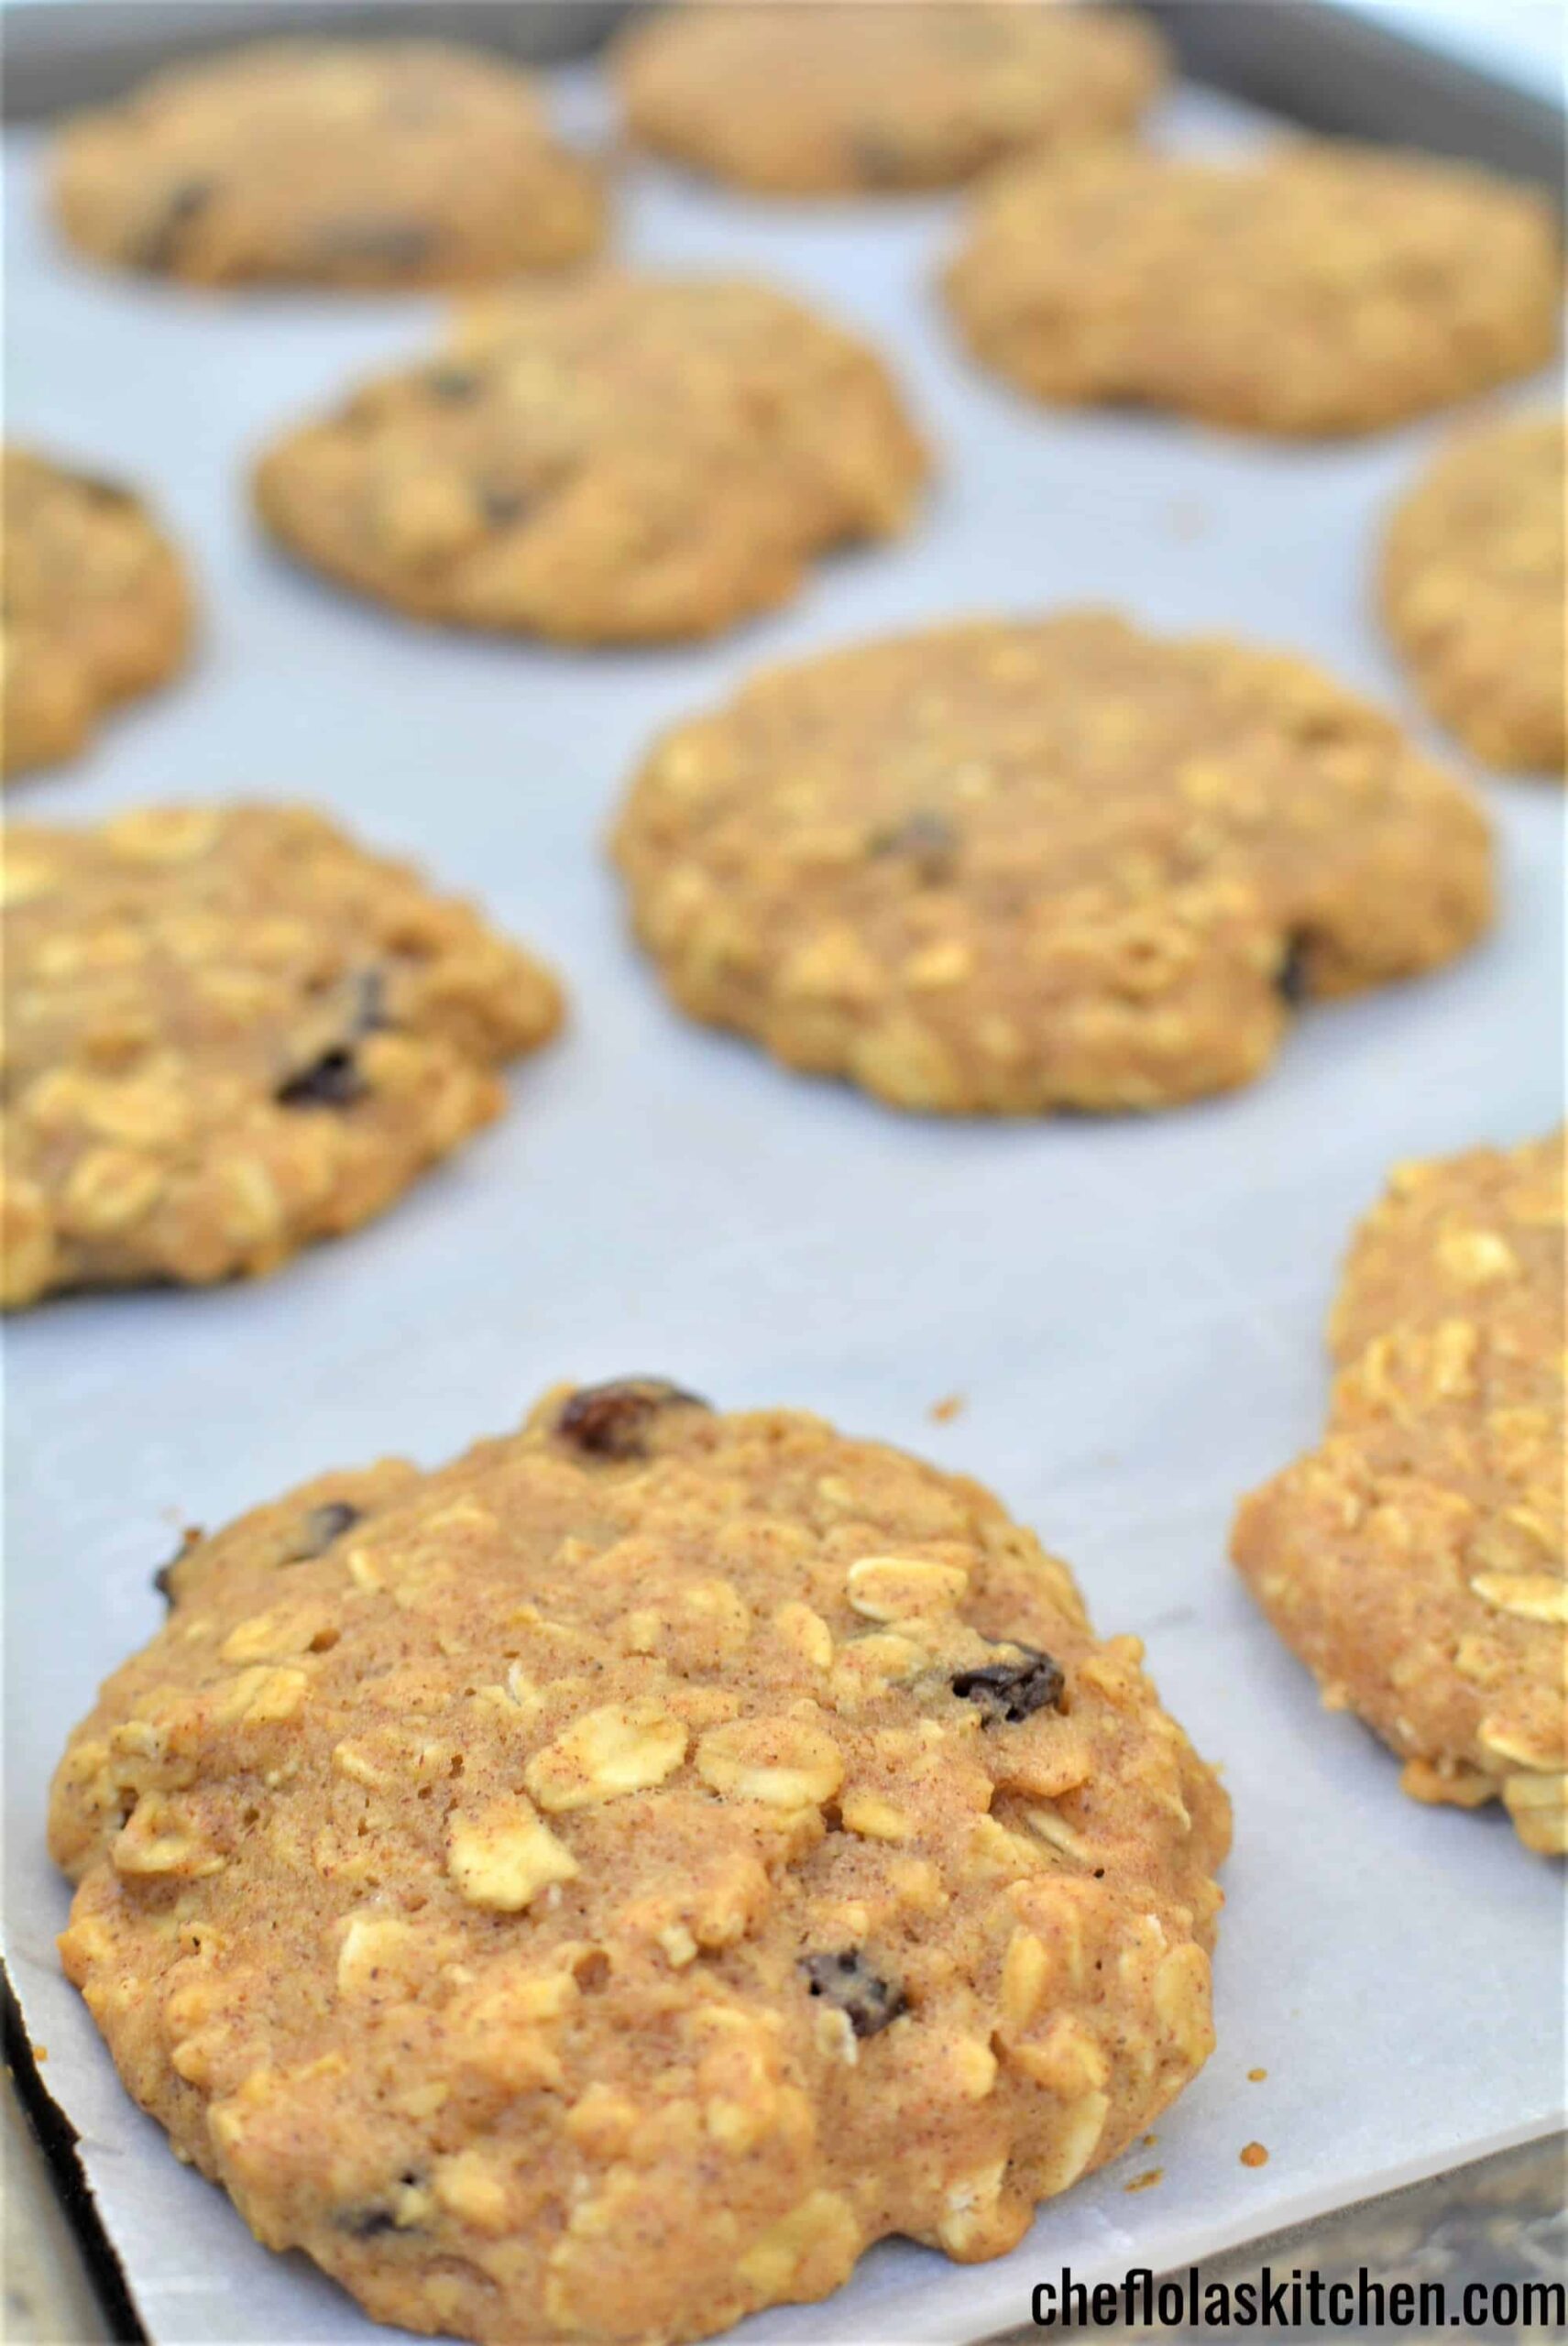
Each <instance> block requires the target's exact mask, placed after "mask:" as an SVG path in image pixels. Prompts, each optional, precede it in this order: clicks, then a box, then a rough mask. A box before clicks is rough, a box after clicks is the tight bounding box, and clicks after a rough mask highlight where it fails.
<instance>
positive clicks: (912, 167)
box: [616, 0, 1167, 195]
mask: <svg viewBox="0 0 1568 2346" xmlns="http://www.w3.org/2000/svg"><path fill="white" fill-rule="evenodd" d="M616 69H617V78H618V80H619V82H620V90H621V93H622V96H623V98H624V101H625V104H626V111H627V115H628V118H629V119H630V124H631V127H632V129H633V130H634V131H635V132H636V133H637V134H638V136H639V137H641V138H643V139H645V140H646V141H647V143H648V144H649V146H651V147H655V148H659V149H661V150H662V151H663V153H665V154H667V155H673V156H674V157H675V158H676V159H677V160H678V161H680V162H683V163H688V164H691V165H694V166H695V167H696V169H698V170H704V171H709V172H711V173H712V174H713V175H714V176H715V177H716V178H718V179H722V180H729V181H733V182H734V183H735V184H736V185H738V186H740V187H746V188H752V189H756V190H759V191H761V192H763V193H769V194H782V195H832V194H839V193H856V192H867V191H879V192H880V191H887V190H894V189H905V188H924V187H947V186H951V185H952V184H954V183H955V182H956V181H959V180H967V179H971V178H973V176H974V175H975V173H976V172H978V171H981V170H984V169H985V168H986V167H987V166H988V165H989V164H992V163H994V162H996V161H997V160H998V159H1000V158H1001V157H1003V156H1006V155H1013V154H1015V153H1017V152H1018V151H1019V150H1020V149H1021V148H1034V147H1037V146H1043V145H1047V144H1049V145H1052V146H1056V145H1059V144H1063V143H1066V142H1068V141H1071V140H1075V139H1083V138H1092V137H1102V136H1104V135H1105V134H1106V133H1108V132H1115V131H1123V130H1129V129H1131V127H1132V126H1133V125H1134V124H1135V122H1136V120H1137V118H1138V116H1139V115H1141V114H1142V113H1143V111H1144V109H1145V108H1146V106H1147V105H1148V104H1149V103H1150V102H1151V100H1152V99H1153V98H1154V97H1155V95H1156V94H1157V91H1158V90H1159V87H1160V85H1161V83H1162V82H1163V81H1164V79H1165V76H1166V71H1167V66H1166V54H1165V46H1164V43H1163V42H1162V41H1161V40H1160V39H1159V38H1158V37H1157V34H1156V33H1155V32H1154V30H1153V29H1152V27H1150V26H1148V25H1147V24H1146V23H1145V22H1144V21H1143V20H1142V19H1140V18H1137V17H1134V16H1124V15H1123V14H1121V13H1120V12H1119V11H1115V12H1113V11H1112V10H1110V9H1102V8H1098V7H1096V8H1088V7H1075V6H1069V5H1065V0H1052V5H1024V0H1001V5H997V0H956V5H955V0H946V5H944V0H930V4H929V5H922V6H919V7H905V6H898V5H886V0H833V5H828V6H810V7H801V6H798V5H786V6H778V5H767V0H722V5H716V6H707V7H699V6H689V7H679V8H673V9H668V10H666V11H665V12H664V13H663V14H662V15H659V16H654V17H652V19H651V20H649V21H646V22H644V23H641V24H638V25H635V26H634V27H632V29H631V30H630V33H628V34H626V35H625V36H624V37H623V38H622V40H621V42H620V47H619V49H618V51H617V57H616Z"/></svg>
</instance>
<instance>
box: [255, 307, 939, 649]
mask: <svg viewBox="0 0 1568 2346" xmlns="http://www.w3.org/2000/svg"><path fill="white" fill-rule="evenodd" d="M926 470H927V465H926V456H925V452H924V450H923V448H922V446H921V444H920V441H919V438H918V436H917V435H916V431H915V428H914V426H913V424H912V423H911V422H909V419H908V417H907V416H906V415H905V411H904V408H903V405H902V403H901V401H900V399H899V396H898V393H897V391H896V390H895V389H894V385H893V383H892V382H891V380H890V379H889V377H888V375H887V373H886V371H885V370H884V368H883V365H882V363H881V361H880V360H879V359H878V358H877V357H876V356H875V355H874V354H873V353H872V351H871V350H869V349H868V348H866V346H865V345H863V344H862V343H861V342H858V341H857V340H855V339H854V338H853V337H852V336H851V335H850V334H843V333H840V332H839V330H838V328H836V327H834V326H831V325H828V324H827V323H824V322H823V321H822V320H820V319H819V318H817V317H815V316H813V315H812V313H811V312H809V311H807V310H806V309H803V308H802V307H801V306H800V305H799V304H798V303H797V302H795V301H789V300H787V299H786V298H785V297H784V295H783V294H781V293H775V292H773V291H772V290H771V289H770V288H768V287H767V286H765V285H758V284H751V283H748V282H745V281H743V280H737V279H728V278H725V279H719V278H683V277H648V278H640V277H630V276H622V275H620V274H619V273H611V272H605V273H602V274H595V275H593V276H590V277H587V278H579V279H577V280H574V281H573V282H572V283H571V284H569V285H558V286H557V285H553V286H548V287H539V288H535V289H531V290H530V291H526V292H521V293H515V294H508V295H506V296H504V297H501V298H498V299H497V300H495V301H488V302H482V303H476V304H474V305H473V306H472V307H470V308H469V309H468V310H467V311H466V313H465V314H464V315H463V316H462V317H461V318H460V319H459V321H458V323H457V325H456V327H455V332H454V334H453V336H452V339H451V341H450V343H449V345H448V346H447V347H446V349H445V350H444V351H443V352H441V353H440V354H439V355H438V356H436V357H434V358H433V359H432V360H431V361H430V362H429V363H427V364H425V365H423V366H420V367H408V368H405V369H403V370H402V371H401V372H400V373H398V374H393V375H386V376H382V377H381V378H378V380H376V381H374V382H371V383H368V384H367V385H365V386H364V387H363V388H362V389H360V390H358V391H357V392H356V394H355V395H354V396H353V397H352V398H350V399H349V400H348V401H347V403H346V404H345V406H343V407H342V408H340V409H339V410H338V411H336V412H335V413H334V414H333V415H330V416H329V417H327V418H326V419H325V420H324V421H323V422H318V423H311V424H308V425H306V426H305V427H304V428H303V429H302V430H300V431H296V432H292V433H289V434H288V436H287V437H285V438H284V439H281V440H280V441H278V442H277V443H276V444H274V445H273V446H272V448H271V449H270V450H269V452H268V453H267V454H266V455H264V456H263V457H262V459H261V462H260V465H259V466H258V471H257V476H256V496H257V503H258V509H259V511H260V514H261V517H262V519H263V521H265V523H266V524H267V526H268V528H269V530H271V532H273V534H274V535H275V536H276V537H277V538H279V539H280V541H281V542H282V543H283V544H284V545H286V546H287V547H289V548H290V550H291V552H292V553H294V554H297V555H298V556H299V557H300V558H301V559H302V561H304V562H307V563H309V564H310V565H312V566H313V568H315V569H317V570H322V571H324V572H325V573H326V574H327V575H328V576H330V577H333V578H336V579H339V580H340V581H342V582H343V583H344V584H345V586H352V587H355V588H356V589H357V590H358V591H359V592H360V593H361V594H365V595H369V596H373V597H375V598H376V599H377V600H378V601H380V602H385V603H390V604H393V605H394V606H395V607H396V608H398V609H400V610H402V611H406V612H407V613H409V614H410V615H411V617H413V618H416V619H436V620H443V621H446V622H448V623H450V624H455V625H457V626H462V627H475V628H492V629H503V630H512V631H516V632H518V633H523V634H534V635H543V636H549V637H554V638H555V639H556V640H557V641H563V642H575V643H598V642H626V643H635V642H640V641H660V640H664V639H669V638H677V637H683V636H702V635H709V634H712V633H714V632H715V631H717V630H719V629H721V628H725V627H728V626H729V625H731V624H732V623H733V622H734V621H735V620H737V619H741V618H744V617H747V616H749V615H751V614H752V613H754V612H757V611H763V610H767V609H769V608H772V607H773V605H775V604H777V603H782V602H784V601H786V600H787V599H788V597H790V596H791V595H792V594H793V593H794V592H795V588H796V587H797V586H798V585H799V583H800V577H801V573H802V571H803V569H804V567H805V565H806V562H807V561H808V559H809V558H810V557H811V556H812V555H814V554H818V553H820V552H823V551H825V550H826V549H828V548H829V547H832V546H836V545H839V544H842V543H847V542H849V541H851V540H854V539H864V538H875V537H883V536H887V535H890V534H892V533H893V532H895V531H897V530H899V529H901V528H902V527H903V526H904V525H905V521H907V519H908V517H909V513H910V510H911V507H912V505H913V503H914V501H915V499H916V494H917V492H918V490H919V488H920V487H921V484H922V482H923V480H924V478H925V475H926Z"/></svg>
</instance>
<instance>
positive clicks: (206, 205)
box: [54, 40, 604, 290]
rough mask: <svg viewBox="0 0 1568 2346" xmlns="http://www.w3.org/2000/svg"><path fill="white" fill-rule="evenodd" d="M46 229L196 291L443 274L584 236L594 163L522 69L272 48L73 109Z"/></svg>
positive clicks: (369, 49)
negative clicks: (98, 105)
mask: <svg viewBox="0 0 1568 2346" xmlns="http://www.w3.org/2000/svg"><path fill="white" fill-rule="evenodd" d="M54 199H55V209H56V214H57V216H58V218H59V221H60V226H61V228H62V229H63V230H64V232H65V234H66V236H68V237H69V238H70V239H71V243H72V244H74V245H76V246H78V247H80V248H81V249H82V251H83V252H87V253H90V254H92V255H93V258H95V259H98V260H104V261H109V262H112V263H114V264H115V266H117V267H119V268H122V269H144V270H149V271H151V272H153V273H155V274H158V275H160V276H170V277H179V278H183V279H185V280H187V281H188V282H190V283H192V284H195V285H246V284H252V283H264V282H269V281H271V282H278V283H301V284H319V285H333V286H336V287H339V288H344V289H347V288H353V287H360V288H366V289H370V290H374V289H376V288H395V287H399V286H422V285H459V284H472V283H475V282H477V281H480V280H488V279H493V278H500V277H508V276H510V275H511V273H512V272H513V271H514V270H516V269H535V268H543V267H553V266H557V265H559V264H561V263H563V262H565V261H573V260H578V259H581V258H582V257H583V256H584V255H585V254H587V253H590V252H592V251H593V250H594V249H595V248H596V247H598V244H599V243H600V241H601V239H602V236H603V232H604V196H603V192H602V188H601V185H600V181H599V178H598V173H597V172H596V171H595V170H594V169H593V167H592V166H591V165H590V164H588V163H587V162H586V161H584V159H582V158H581V157H580V156H577V155H575V154H573V153H572V152H571V151H570V150H569V149H568V148H565V147H563V146H561V145H560V144H558V142H557V141H556V140H555V139H554V137H553V136H552V135H551V132H550V129H549V126H548V125H547V124H546V122H545V119H544V115H543V110H542V109H541V106H540V104H539V100H538V97H537V95H536V93H535V89H534V84H533V82H532V79H531V77H530V76H529V75H528V74H526V73H524V72H522V71H520V70H519V68H518V67H516V66H515V65H511V64H509V63H507V62H505V61H504V60H501V59H500V58H498V57H488V56H485V55H483V54H482V53H480V52H479V51H477V50H468V49H456V48H451V47H448V46H447V45H445V44H444V43H442V42H437V41H384V42H366V41H324V40H323V41H279V42H267V43H264V44H262V45H261V46H259V47H255V48H242V49H231V50H228V51H226V52H225V53H224V54H223V55H220V56H217V57H213V58H204V59H203V60H200V61H199V62H197V63H194V64H192V63H183V64H177V65H173V66H170V67H169V68H168V69H167V70H166V71H163V72H160V73H156V74H154V75H153V76H152V78H151V79H150V80H149V81H147V82H143V83H142V84H141V85H140V87H139V88H137V89H136V90H133V91H132V93H130V95H129V96H128V97H126V98H124V99H122V100H121V101H119V102H118V103H117V104H114V105H111V106H106V107H104V108H103V109H101V110H100V111H98V112H95V113H93V114H87V115H80V116H79V117H78V118H77V119H76V120H75V121H74V122H72V123H71V124H70V125H69V126H68V127H67V128H66V130H65V132H64V133H63V135H62V137H61V138H60V146H59V149H58V152H57V156H56V164H55V178H54Z"/></svg>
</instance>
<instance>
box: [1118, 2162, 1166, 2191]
mask: <svg viewBox="0 0 1568 2346" xmlns="http://www.w3.org/2000/svg"><path fill="white" fill-rule="evenodd" d="M1164 2181H1165V2169H1164V2167H1162V2166H1151V2167H1146V2168H1145V2170H1144V2172H1143V2174H1142V2175H1135V2176H1134V2177H1133V2179H1132V2181H1131V2183H1124V2185H1123V2186H1122V2188H1123V2190H1124V2191H1151V2190H1152V2189H1153V2188H1154V2187H1155V2185H1156V2184H1157V2183H1163V2182H1164Z"/></svg>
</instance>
